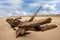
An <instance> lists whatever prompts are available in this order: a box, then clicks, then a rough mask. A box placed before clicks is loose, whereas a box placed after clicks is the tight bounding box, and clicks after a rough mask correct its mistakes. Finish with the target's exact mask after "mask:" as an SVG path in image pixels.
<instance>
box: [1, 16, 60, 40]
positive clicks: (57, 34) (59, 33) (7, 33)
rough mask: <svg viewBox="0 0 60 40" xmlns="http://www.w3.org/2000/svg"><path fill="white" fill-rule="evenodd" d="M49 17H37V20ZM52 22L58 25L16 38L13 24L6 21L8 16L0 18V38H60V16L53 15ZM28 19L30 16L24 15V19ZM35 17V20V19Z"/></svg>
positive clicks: (16, 39)
mask: <svg viewBox="0 0 60 40" xmlns="http://www.w3.org/2000/svg"><path fill="white" fill-rule="evenodd" d="M44 18H47V17H35V19H36V20H39V19H44ZM51 18H52V19H53V20H52V23H51V24H56V25H57V26H58V27H57V28H54V29H51V30H48V31H44V32H35V31H31V34H28V35H26V36H23V37H18V38H16V34H15V31H14V30H13V29H12V28H11V26H10V25H9V24H8V23H7V22H6V21H5V20H6V18H2V17H1V18H0V40H60V17H51ZM26 19H27V20H28V19H29V17H22V19H21V20H22V21H24V20H26ZM35 19H34V20H35Z"/></svg>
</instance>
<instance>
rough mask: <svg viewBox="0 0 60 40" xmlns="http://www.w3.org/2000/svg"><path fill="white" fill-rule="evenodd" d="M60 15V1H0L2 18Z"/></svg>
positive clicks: (0, 15)
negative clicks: (36, 14)
mask: <svg viewBox="0 0 60 40" xmlns="http://www.w3.org/2000/svg"><path fill="white" fill-rule="evenodd" d="M40 6H42V8H41V10H40V11H39V13H38V15H50V14H60V0H0V17H7V16H29V15H33V14H34V13H35V11H36V10H37V9H38V8H39V7H40Z"/></svg>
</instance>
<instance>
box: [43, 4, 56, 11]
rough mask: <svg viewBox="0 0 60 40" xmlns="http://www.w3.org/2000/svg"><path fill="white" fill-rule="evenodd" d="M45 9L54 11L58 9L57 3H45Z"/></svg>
mask: <svg viewBox="0 0 60 40" xmlns="http://www.w3.org/2000/svg"><path fill="white" fill-rule="evenodd" d="M44 9H47V10H52V11H54V10H56V4H51V5H49V4H45V5H44Z"/></svg>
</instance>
